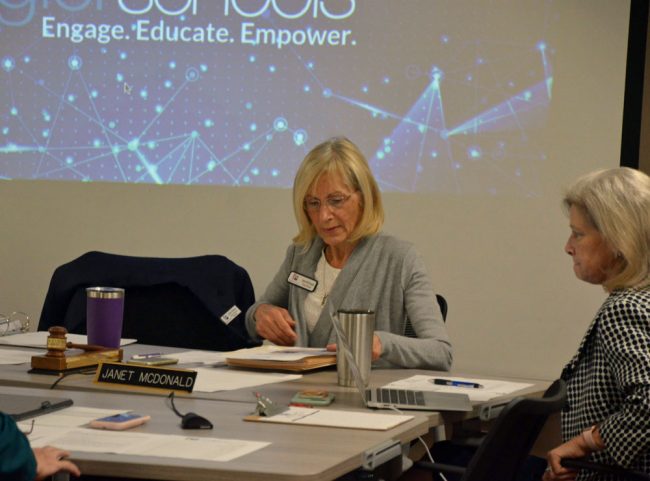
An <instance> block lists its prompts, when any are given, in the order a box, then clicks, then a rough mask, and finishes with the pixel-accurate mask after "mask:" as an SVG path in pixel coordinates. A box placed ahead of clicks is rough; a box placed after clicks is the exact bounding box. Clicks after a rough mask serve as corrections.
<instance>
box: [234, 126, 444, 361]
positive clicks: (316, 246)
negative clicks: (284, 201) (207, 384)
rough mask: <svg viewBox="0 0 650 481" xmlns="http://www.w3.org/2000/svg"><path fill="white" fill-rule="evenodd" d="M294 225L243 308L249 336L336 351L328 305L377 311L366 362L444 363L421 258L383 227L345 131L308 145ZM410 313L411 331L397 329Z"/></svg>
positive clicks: (296, 188) (364, 168)
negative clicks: (270, 274)
mask: <svg viewBox="0 0 650 481" xmlns="http://www.w3.org/2000/svg"><path fill="white" fill-rule="evenodd" d="M293 208H294V213H295V216H296V220H297V223H298V229H299V230H298V234H297V235H296V236H295V237H294V239H293V243H292V244H291V245H290V246H289V248H288V249H287V252H286V256H285V259H284V262H283V263H282V265H281V266H280V269H279V271H278V273H277V274H276V275H275V277H274V279H273V280H272V282H271V284H270V285H269V286H268V287H267V289H266V291H265V292H264V294H263V295H262V297H261V298H260V299H259V300H258V302H256V303H255V304H254V305H253V306H251V307H250V309H249V310H248V312H247V313H246V327H247V329H248V332H249V333H250V335H251V336H252V337H253V338H254V339H268V340H269V341H271V342H273V343H274V344H277V345H282V346H294V345H295V346H314V347H325V346H327V347H328V349H329V350H335V349H336V345H335V342H336V341H335V333H334V331H333V328H332V324H331V319H330V312H336V311H338V310H341V309H368V310H372V311H374V312H375V335H374V340H373V348H372V358H373V367H384V368H385V367H402V368H422V369H435V370H448V369H449V368H450V367H451V361H452V350H451V344H450V342H449V338H448V336H447V332H446V330H445V326H444V323H443V319H442V314H441V312H440V309H439V307H438V304H437V302H436V298H435V293H434V289H433V286H432V284H431V280H430V278H429V275H428V274H427V272H426V269H425V266H424V262H423V261H422V259H421V257H420V256H419V254H418V253H417V252H416V250H415V249H414V247H413V246H412V245H411V244H409V243H407V242H404V241H402V240H399V239H397V238H395V237H392V236H390V235H386V234H383V233H381V232H380V231H381V227H382V225H383V221H384V210H383V206H382V200H381V194H380V192H379V188H378V186H377V182H376V181H375V179H374V177H373V175H372V172H371V171H370V167H369V166H368V162H367V161H366V159H365V157H364V156H363V154H362V153H361V152H360V151H359V149H358V148H357V146H356V145H355V144H353V143H352V142H351V141H350V140H348V139H346V138H332V139H329V140H327V141H325V142H323V143H322V144H320V145H318V146H316V147H315V148H314V149H313V150H312V151H311V152H309V153H308V154H307V156H306V157H305V159H304V160H303V162H302V164H301V165H300V168H299V169H298V172H297V174H296V177H295V180H294V185H293ZM407 320H408V321H410V323H411V325H412V326H413V328H414V330H415V333H416V335H417V338H411V337H406V336H404V335H403V334H404V327H405V325H406V322H407Z"/></svg>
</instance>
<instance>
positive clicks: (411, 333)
mask: <svg viewBox="0 0 650 481" xmlns="http://www.w3.org/2000/svg"><path fill="white" fill-rule="evenodd" d="M436 300H437V301H438V307H440V312H441V313H442V320H443V321H447V299H445V298H444V297H443V295H442V294H436ZM404 335H405V336H406V337H418V336H417V334H415V329H413V324H411V321H410V320H409V319H407V320H406V324H404Z"/></svg>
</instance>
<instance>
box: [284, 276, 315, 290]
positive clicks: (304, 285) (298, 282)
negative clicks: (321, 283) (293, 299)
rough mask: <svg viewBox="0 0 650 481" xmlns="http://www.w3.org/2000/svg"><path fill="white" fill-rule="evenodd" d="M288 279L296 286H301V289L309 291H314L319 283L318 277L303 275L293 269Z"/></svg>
mask: <svg viewBox="0 0 650 481" xmlns="http://www.w3.org/2000/svg"><path fill="white" fill-rule="evenodd" d="M287 281H288V282H289V284H293V285H294V286H297V287H300V288H301V289H305V290H306V291H309V292H314V290H315V289H316V286H317V285H318V281H317V280H316V279H312V278H311V277H307V276H303V275H302V274H298V273H297V272H295V271H291V273H290V274H289V278H288V279H287Z"/></svg>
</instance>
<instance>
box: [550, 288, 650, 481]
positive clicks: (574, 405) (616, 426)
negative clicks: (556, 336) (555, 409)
mask: <svg viewBox="0 0 650 481" xmlns="http://www.w3.org/2000/svg"><path fill="white" fill-rule="evenodd" d="M562 378H563V379H564V380H566V381H567V391H568V402H567V407H566V408H565V410H564V411H563V413H562V435H563V437H564V440H565V441H567V440H569V439H571V438H573V437H575V436H577V435H579V434H580V433H581V432H582V431H584V430H585V429H587V428H589V427H590V426H593V425H594V424H599V425H600V435H601V437H602V439H603V441H604V443H605V446H606V449H605V450H604V451H601V452H599V453H594V454H592V456H591V460H592V461H595V462H599V463H606V464H618V465H620V466H623V467H626V468H630V469H635V470H638V471H642V472H645V473H650V289H648V288H646V289H643V290H636V289H626V290H619V291H615V292H613V293H611V294H610V295H609V297H608V298H607V299H606V300H605V302H604V303H603V305H602V306H601V308H600V310H599V311H598V313H597V314H596V317H595V319H594V320H593V322H592V323H591V326H589V329H588V330H587V333H586V334H585V337H584V338H583V339H582V343H581V344H580V347H579V348H578V352H577V353H576V355H575V356H574V357H573V359H572V360H571V362H570V363H569V364H567V366H566V367H565V368H564V370H563V371H562ZM577 479H578V480H579V481H585V480H590V481H595V480H598V481H623V479H622V478H620V477H617V476H613V475H605V474H595V473H586V472H582V473H581V474H580V476H579V477H578V478H577Z"/></svg>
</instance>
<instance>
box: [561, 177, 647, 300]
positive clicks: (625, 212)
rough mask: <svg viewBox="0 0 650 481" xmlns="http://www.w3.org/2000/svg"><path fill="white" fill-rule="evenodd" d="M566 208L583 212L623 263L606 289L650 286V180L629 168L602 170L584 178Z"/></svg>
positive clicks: (567, 197)
mask: <svg viewBox="0 0 650 481" xmlns="http://www.w3.org/2000/svg"><path fill="white" fill-rule="evenodd" d="M563 204H564V207H565V209H567V210H568V209H569V208H570V207H571V206H576V207H579V208H580V209H582V210H583V212H584V213H585V214H586V216H587V218H588V220H589V222H591V224H592V225H593V226H594V227H595V228H596V230H598V232H600V234H601V235H602V236H603V238H604V239H605V241H606V242H607V244H608V245H609V247H610V248H611V249H612V251H613V252H614V254H615V255H616V256H617V257H618V258H620V259H621V265H622V268H621V270H620V272H618V273H617V274H615V275H614V276H613V277H612V278H611V279H608V280H607V281H606V282H605V283H603V287H605V289H607V290H608V291H612V290H615V289H622V288H627V287H645V286H648V285H650V177H648V176H647V175H646V174H644V173H643V172H640V171H638V170H634V169H630V168H629V167H618V168H614V169H607V170H598V171H596V172H592V173H590V174H587V175H584V176H583V177H580V178H579V179H578V180H577V181H576V182H575V183H574V184H573V185H572V186H571V187H570V188H569V190H568V191H567V193H566V195H565V197H564V201H563Z"/></svg>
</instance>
